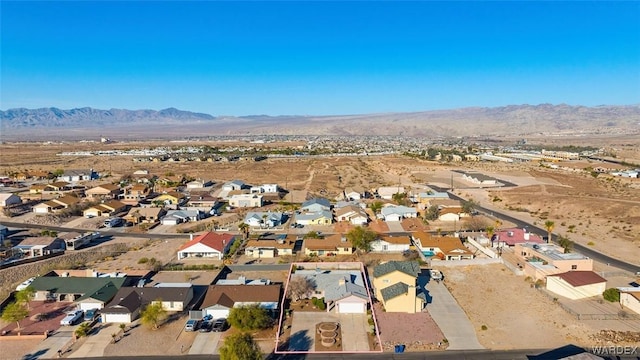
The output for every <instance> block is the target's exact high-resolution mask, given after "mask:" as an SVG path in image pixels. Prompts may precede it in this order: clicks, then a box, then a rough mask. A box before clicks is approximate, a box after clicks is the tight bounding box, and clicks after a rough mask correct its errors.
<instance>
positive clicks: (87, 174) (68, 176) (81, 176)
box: [58, 169, 99, 182]
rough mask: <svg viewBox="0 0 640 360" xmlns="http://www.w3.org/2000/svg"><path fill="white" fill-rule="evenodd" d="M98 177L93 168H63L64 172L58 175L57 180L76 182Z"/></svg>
mask: <svg viewBox="0 0 640 360" xmlns="http://www.w3.org/2000/svg"><path fill="white" fill-rule="evenodd" d="M98 177H99V175H98V173H97V172H95V171H94V170H93V169H89V170H88V171H87V170H65V172H64V173H63V174H62V175H60V176H58V181H68V182H77V181H85V180H95V179H97V178H98Z"/></svg>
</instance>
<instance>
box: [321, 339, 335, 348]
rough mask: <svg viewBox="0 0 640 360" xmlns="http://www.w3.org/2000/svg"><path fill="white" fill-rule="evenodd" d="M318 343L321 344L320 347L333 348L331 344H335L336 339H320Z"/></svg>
mask: <svg viewBox="0 0 640 360" xmlns="http://www.w3.org/2000/svg"><path fill="white" fill-rule="evenodd" d="M320 343H321V344H322V346H325V347H330V346H333V344H335V343H336V339H334V338H322V340H321V341H320Z"/></svg>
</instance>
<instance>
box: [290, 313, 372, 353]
mask: <svg viewBox="0 0 640 360" xmlns="http://www.w3.org/2000/svg"><path fill="white" fill-rule="evenodd" d="M292 320H293V321H292V323H291V338H290V341H289V348H288V349H287V350H288V351H315V348H314V341H315V332H316V324H317V323H320V322H339V323H340V326H341V332H342V351H351V352H353V351H369V350H370V349H369V339H368V337H367V336H368V335H367V329H368V327H369V325H368V324H367V314H336V313H327V312H296V313H294V315H293V319H292Z"/></svg>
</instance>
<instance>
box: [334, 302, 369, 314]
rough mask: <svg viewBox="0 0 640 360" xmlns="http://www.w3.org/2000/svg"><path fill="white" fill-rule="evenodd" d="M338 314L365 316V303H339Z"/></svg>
mask: <svg viewBox="0 0 640 360" xmlns="http://www.w3.org/2000/svg"><path fill="white" fill-rule="evenodd" d="M338 312H339V313H341V314H363V313H364V312H365V311H364V303H338Z"/></svg>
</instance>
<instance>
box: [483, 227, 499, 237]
mask: <svg viewBox="0 0 640 360" xmlns="http://www.w3.org/2000/svg"><path fill="white" fill-rule="evenodd" d="M485 231H486V232H487V237H488V238H489V240H491V239H492V238H493V234H495V233H496V229H495V228H494V227H493V226H487V228H486V229H485Z"/></svg>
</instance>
